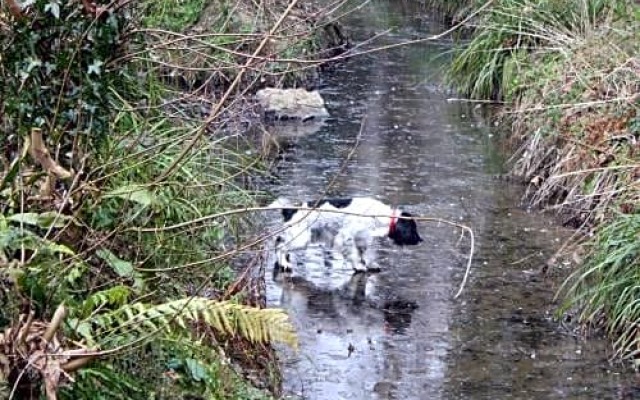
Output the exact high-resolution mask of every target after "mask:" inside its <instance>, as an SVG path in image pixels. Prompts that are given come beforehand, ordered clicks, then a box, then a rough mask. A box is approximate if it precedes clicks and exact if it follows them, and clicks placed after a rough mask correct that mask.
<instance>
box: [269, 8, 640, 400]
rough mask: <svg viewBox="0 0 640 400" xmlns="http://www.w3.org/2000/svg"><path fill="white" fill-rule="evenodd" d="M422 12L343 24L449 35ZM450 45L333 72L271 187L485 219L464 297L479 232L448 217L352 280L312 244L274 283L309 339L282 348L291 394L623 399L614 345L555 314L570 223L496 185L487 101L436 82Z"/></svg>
mask: <svg viewBox="0 0 640 400" xmlns="http://www.w3.org/2000/svg"><path fill="white" fill-rule="evenodd" d="M424 15H425V13H424V11H423V10H420V9H414V8H411V7H409V6H407V5H406V4H405V3H404V2H390V1H389V2H386V1H373V2H371V3H369V5H368V6H367V7H365V8H364V9H362V10H361V11H360V12H358V13H357V14H354V15H353V16H352V17H351V18H350V20H349V22H348V23H347V27H348V29H349V32H350V33H351V34H352V35H353V36H354V37H355V38H356V41H357V40H363V39H366V38H367V37H370V36H371V35H374V34H376V33H380V32H384V31H386V30H387V29H390V28H394V29H393V30H392V32H391V33H390V34H388V35H385V37H384V39H383V40H381V41H378V44H382V43H386V44H389V43H398V42H401V41H404V40H408V39H415V38H418V37H426V36H428V35H429V34H430V33H433V32H438V31H440V30H441V29H442V27H440V26H439V25H438V24H436V23H433V22H430V21H429V19H428V18H426V17H424ZM397 26H402V28H396V27H397ZM448 48H449V47H448V44H447V43H432V44H423V45H417V46H411V47H402V48H397V49H395V50H392V51H386V52H375V53H371V54H368V55H364V56H361V57H358V58H355V59H352V60H350V61H349V62H346V63H344V64H343V65H340V66H339V67H338V68H337V69H336V70H335V71H333V72H331V73H329V74H327V75H326V76H325V78H326V82H324V85H323V87H322V90H321V91H322V94H323V96H324V97H325V99H326V101H327V106H328V108H329V111H330V113H331V115H332V119H331V120H329V121H327V123H326V124H325V125H324V126H323V128H322V129H321V130H319V131H318V132H316V133H314V134H312V135H309V136H306V137H303V138H300V139H299V140H297V141H296V143H294V144H293V145H292V146H291V147H290V148H289V149H288V150H287V152H286V153H285V154H284V161H283V162H282V163H281V164H280V165H279V168H278V171H277V174H278V176H279V178H280V183H279V184H277V185H275V186H274V187H273V188H272V190H273V191H274V192H276V194H280V195H283V196H287V197H289V198H293V199H313V198H317V197H318V195H320V194H323V193H325V192H326V193H327V194H328V195H331V196H355V195H362V196H372V197H376V198H378V199H381V200H383V201H385V202H387V203H389V204H393V205H401V206H404V207H405V208H406V209H407V210H409V211H411V212H413V213H415V214H419V215H422V216H432V217H439V218H445V219H449V220H453V221H458V222H460V223H464V224H467V225H469V226H471V227H473V229H474V231H475V234H476V238H477V243H476V249H475V250H476V256H475V258H474V262H473V267H472V274H471V279H470V281H469V283H468V285H467V288H466V290H465V291H464V293H463V294H462V295H461V296H460V297H459V298H458V299H454V298H453V296H454V294H455V292H456V290H457V288H458V285H459V284H460V281H461V279H462V276H463V273H464V268H465V262H466V256H467V252H468V250H469V241H468V238H462V239H461V236H460V231H459V230H456V229H454V228H452V227H449V226H444V225H440V226H438V225H437V224H433V223H431V224H428V223H422V224H421V225H420V231H421V234H422V236H423V238H424V239H425V242H424V243H423V244H422V245H420V246H418V247H411V248H406V249H400V248H396V247H393V246H391V245H382V246H381V250H380V255H379V263H380V264H381V266H382V267H383V270H382V272H380V273H378V274H356V275H354V274H353V273H352V271H351V270H350V269H349V268H348V267H345V266H342V265H340V264H339V263H334V264H333V265H327V264H326V263H325V262H323V259H322V252H320V251H317V252H314V251H313V250H311V251H309V252H308V254H307V261H306V263H305V264H304V265H300V266H298V268H296V269H295V271H294V273H293V274H287V275H285V274H278V273H277V272H276V271H274V274H273V275H272V276H269V277H268V288H267V291H268V301H269V304H270V305H271V306H274V307H284V308H285V309H287V310H288V311H289V313H290V315H291V317H292V319H293V322H294V323H295V325H296V327H297V329H298V331H299V337H300V342H301V349H300V352H299V353H298V354H290V353H287V352H283V353H282V354H281V356H282V358H283V363H284V373H285V376H284V378H285V382H284V387H285V391H286V392H287V393H289V394H291V395H296V396H301V397H303V398H306V399H507V398H508V399H608V398H626V397H624V396H626V395H629V394H630V393H632V392H630V391H629V390H630V389H629V387H630V385H632V384H633V377H632V376H630V375H628V374H627V375H625V374H623V373H621V372H620V371H621V369H620V368H619V366H612V365H610V364H609V363H608V361H607V357H608V355H607V354H606V349H607V347H606V343H605V342H603V341H596V340H591V341H585V340H583V339H581V338H579V337H576V336H575V335H573V334H572V333H571V331H570V330H568V329H567V328H566V327H564V326H563V325H562V324H560V323H559V322H557V321H556V320H554V319H553V318H552V316H553V315H552V313H553V312H554V310H555V308H556V306H557V305H556V304H553V303H552V299H553V296H554V294H555V291H556V289H557V285H558V284H559V280H558V278H557V277H556V276H555V275H558V274H559V272H558V271H555V270H554V271H553V273H551V274H545V273H544V272H543V266H544V265H545V263H546V261H547V260H548V259H549V258H550V257H551V256H552V255H553V254H554V252H555V251H556V249H557V248H558V246H559V245H560V244H561V242H562V241H563V240H564V239H566V237H567V235H568V234H569V232H567V231H565V230H563V229H562V228H560V227H558V226H557V225H556V224H555V223H554V221H553V220H552V219H551V218H548V217H546V216H545V215H542V214H541V213H539V212H529V211H526V210H524V209H523V208H521V207H519V199H520V196H521V188H520V187H517V186H514V185H512V184H510V183H509V182H507V181H505V180H502V179H497V175H499V174H500V173H501V172H502V170H501V168H502V164H503V161H504V160H503V155H501V154H500V152H499V149H498V146H497V145H496V143H497V140H496V139H495V137H494V132H492V129H491V127H487V126H485V123H484V120H483V119H482V118H481V117H480V116H479V115H478V114H479V113H480V112H481V110H479V109H477V108H475V107H473V106H471V105H469V104H466V103H461V102H450V101H447V99H448V98H449V97H451V94H449V93H446V91H445V90H444V89H443V87H442V85H441V84H440V83H439V82H440V73H441V69H442V68H443V65H446V64H445V63H446V56H443V55H442V54H443V53H444V52H446V51H447V50H448ZM356 143H357V147H355V150H353V149H354V146H355V145H356ZM349 156H351V160H350V162H349V163H348V164H347V165H346V166H345V159H346V158H347V157H349ZM561 266H562V264H561ZM564 267H565V268H569V267H570V265H568V264H566V265H564ZM560 274H562V273H561V272H560Z"/></svg>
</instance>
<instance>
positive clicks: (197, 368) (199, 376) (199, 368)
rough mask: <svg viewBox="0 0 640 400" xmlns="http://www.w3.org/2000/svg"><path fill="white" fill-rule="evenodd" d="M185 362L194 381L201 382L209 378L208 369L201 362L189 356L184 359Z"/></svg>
mask: <svg viewBox="0 0 640 400" xmlns="http://www.w3.org/2000/svg"><path fill="white" fill-rule="evenodd" d="M184 362H185V364H186V367H187V369H188V370H189V374H190V375H191V378H192V379H193V380H194V381H196V382H200V381H203V380H205V379H207V370H206V369H205V367H204V366H203V365H202V364H201V363H200V362H198V361H197V360H194V359H193V358H187V359H186V360H184Z"/></svg>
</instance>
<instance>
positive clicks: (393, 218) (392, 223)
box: [389, 210, 398, 235]
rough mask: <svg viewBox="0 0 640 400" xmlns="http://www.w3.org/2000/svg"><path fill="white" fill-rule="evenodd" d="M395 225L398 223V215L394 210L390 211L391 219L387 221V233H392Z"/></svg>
mask: <svg viewBox="0 0 640 400" xmlns="http://www.w3.org/2000/svg"><path fill="white" fill-rule="evenodd" d="M396 225H398V216H397V215H396V210H392V211H391V220H390V221H389V235H392V234H393V232H395V230H396Z"/></svg>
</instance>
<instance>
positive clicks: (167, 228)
mask: <svg viewBox="0 0 640 400" xmlns="http://www.w3.org/2000/svg"><path fill="white" fill-rule="evenodd" d="M283 208H288V209H292V208H293V209H297V210H302V211H309V213H307V214H306V215H305V217H306V216H307V215H309V214H310V212H311V211H315V212H327V213H334V214H345V215H354V216H360V217H368V218H389V217H390V216H389V215H377V214H373V215H369V214H367V215H364V214H361V213H355V212H349V211H343V210H318V209H317V208H312V207H291V206H287V207H245V208H237V209H233V210H227V211H224V212H220V213H216V214H211V215H205V216H203V217H200V218H196V219H193V220H191V221H185V222H182V223H179V224H175V225H170V226H164V227H159V228H129V229H127V231H133V232H166V231H172V230H177V229H181V228H190V229H193V228H194V226H193V225H194V224H200V223H204V222H208V221H212V220H217V219H220V218H223V217H228V216H231V215H238V214H245V213H250V212H261V211H275V210H281V209H283ZM397 218H398V219H413V220H415V221H424V222H436V223H438V224H445V225H450V226H454V227H456V228H460V229H461V230H462V231H463V233H464V232H468V233H469V238H470V249H469V257H468V259H467V266H466V270H465V274H464V277H463V279H462V282H461V284H460V288H459V289H458V292H457V293H456V295H455V296H454V299H457V298H458V297H459V296H460V294H462V291H463V290H464V287H465V285H466V283H467V280H468V278H469V273H470V271H471V263H472V261H473V254H474V251H475V235H474V233H473V229H471V228H470V227H469V226H467V225H464V224H460V223H457V222H453V221H449V220H446V219H442V218H436V217H421V216H412V217H402V216H398V217H397ZM303 219H304V218H303ZM284 229H285V227H283V228H281V229H280V230H278V231H276V232H271V233H270V234H269V235H265V236H262V237H260V238H258V239H256V240H253V241H251V242H250V243H248V244H245V245H243V246H240V247H238V248H236V249H234V250H231V251H229V252H226V253H223V254H221V255H218V256H216V257H213V258H209V259H206V260H201V261H198V263H206V262H212V261H216V260H220V259H224V258H227V257H230V256H232V255H234V254H236V253H238V252H239V251H242V250H246V249H248V248H250V247H253V246H255V245H258V244H261V243H264V242H266V241H267V240H268V239H270V238H272V237H274V236H275V235H276V234H278V233H280V232H282V231H283V230H284ZM190 266H192V265H190ZM141 270H143V269H141ZM154 271H155V270H154Z"/></svg>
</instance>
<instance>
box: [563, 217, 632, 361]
mask: <svg viewBox="0 0 640 400" xmlns="http://www.w3.org/2000/svg"><path fill="white" fill-rule="evenodd" d="M638 232H640V214H638V213H636V214H630V215H620V216H619V217H618V218H615V219H613V220H612V221H611V222H610V223H607V224H605V225H604V226H602V227H601V229H599V230H598V233H597V235H596V237H595V238H594V239H593V240H591V241H590V243H589V247H588V248H589V254H588V257H587V258H586V259H585V262H584V265H582V266H581V267H580V268H579V269H578V270H577V271H575V272H574V274H573V276H572V277H571V279H570V280H569V281H568V282H567V284H568V285H569V284H570V286H569V287H568V288H567V289H568V294H569V296H570V302H569V303H568V304H567V306H570V305H578V306H580V307H581V311H580V315H579V318H580V320H581V321H582V322H585V323H588V324H590V325H592V326H596V327H597V326H604V327H605V329H606V332H607V333H608V334H609V335H610V336H611V337H612V338H614V347H615V349H616V352H617V354H618V355H619V356H621V357H624V358H628V359H631V360H633V361H634V364H635V366H636V367H637V366H638V359H640V357H639V355H640V342H639V339H638V335H639V334H640V331H639V329H640V328H639V327H638V321H640V240H638Z"/></svg>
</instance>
